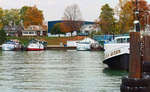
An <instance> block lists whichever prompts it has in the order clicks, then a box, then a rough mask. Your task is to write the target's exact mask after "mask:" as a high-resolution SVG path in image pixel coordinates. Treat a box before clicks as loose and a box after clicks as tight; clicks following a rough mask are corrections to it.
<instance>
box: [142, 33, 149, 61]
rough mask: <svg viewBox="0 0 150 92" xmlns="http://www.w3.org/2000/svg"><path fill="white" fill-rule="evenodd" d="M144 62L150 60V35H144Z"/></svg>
mask: <svg viewBox="0 0 150 92" xmlns="http://www.w3.org/2000/svg"><path fill="white" fill-rule="evenodd" d="M143 50H144V51H143V62H150V36H148V35H146V36H144V48H143Z"/></svg>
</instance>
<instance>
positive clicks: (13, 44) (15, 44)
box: [2, 39, 22, 51]
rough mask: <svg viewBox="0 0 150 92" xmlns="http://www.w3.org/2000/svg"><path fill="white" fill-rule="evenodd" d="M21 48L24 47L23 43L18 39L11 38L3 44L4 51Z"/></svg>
mask: <svg viewBox="0 0 150 92" xmlns="http://www.w3.org/2000/svg"><path fill="white" fill-rule="evenodd" d="M21 49H22V45H21V44H20V42H19V41H18V40H16V39H13V40H9V41H7V42H5V43H4V44H2V50H3V51H16V50H21Z"/></svg>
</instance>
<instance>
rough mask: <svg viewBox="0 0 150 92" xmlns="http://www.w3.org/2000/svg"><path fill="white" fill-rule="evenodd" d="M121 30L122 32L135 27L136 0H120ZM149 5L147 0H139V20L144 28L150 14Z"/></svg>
mask: <svg viewBox="0 0 150 92" xmlns="http://www.w3.org/2000/svg"><path fill="white" fill-rule="evenodd" d="M120 8H121V10H120V15H119V17H120V20H119V24H120V30H121V33H125V32H128V31H129V30H130V29H133V28H134V25H133V21H134V20H135V11H136V3H135V0H130V1H128V0H126V2H120ZM149 9H150V8H149V5H148V4H147V2H146V1H145V0H138V5H137V10H139V21H140V24H141V28H142V29H144V28H145V25H146V16H147V15H150V14H149V13H148V11H149Z"/></svg>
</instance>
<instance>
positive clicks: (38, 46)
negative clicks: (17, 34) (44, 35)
mask: <svg viewBox="0 0 150 92" xmlns="http://www.w3.org/2000/svg"><path fill="white" fill-rule="evenodd" d="M44 44H45V43H44V42H43V41H40V40H35V39H33V40H31V41H30V42H29V43H28V45H27V48H26V49H27V51H40V50H45V48H46V45H44Z"/></svg>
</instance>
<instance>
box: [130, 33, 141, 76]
mask: <svg viewBox="0 0 150 92" xmlns="http://www.w3.org/2000/svg"><path fill="white" fill-rule="evenodd" d="M141 66H142V65H141V55H140V32H131V33H130V61H129V78H141Z"/></svg>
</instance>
